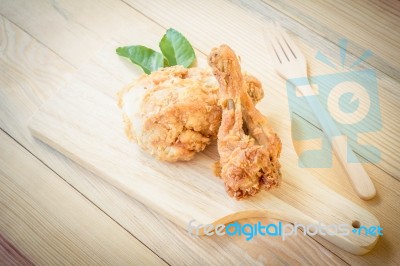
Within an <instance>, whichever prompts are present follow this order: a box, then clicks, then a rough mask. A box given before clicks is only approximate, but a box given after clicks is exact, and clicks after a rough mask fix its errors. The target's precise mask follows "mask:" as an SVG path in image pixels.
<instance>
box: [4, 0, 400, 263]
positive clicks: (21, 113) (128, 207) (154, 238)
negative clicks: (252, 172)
mask: <svg viewBox="0 0 400 266" xmlns="http://www.w3.org/2000/svg"><path fill="white" fill-rule="evenodd" d="M353 3H354V4H353ZM377 8H378V9H379V12H377V11H375V10H376V9H377ZM398 11H399V2H398V1H381V2H377V3H375V2H372V1H371V2H369V3H366V2H364V1H363V2H361V1H359V2H352V3H351V4H350V3H344V1H343V2H341V3H336V2H334V1H332V2H326V1H324V2H317V3H316V2H311V1H310V2H308V3H307V2H303V1H301V2H300V1H298V2H294V1H264V2H261V1H246V2H244V1H243V2H241V1H233V2H228V1H205V2H202V3H200V2H195V1H185V2H181V1H179V2H178V1H165V2H164V1H159V2H150V1H128V2H122V1H118V0H104V1H101V2H96V3H94V2H92V1H88V0H81V1H51V2H48V1H40V0H37V1H22V0H20V1H18V0H17V1H2V2H1V3H0V13H1V24H0V25H1V27H0V51H1V56H0V70H1V75H0V88H1V89H0V94H1V95H0V101H1V105H0V106H1V108H0V127H1V129H2V131H3V132H4V134H3V135H4V137H2V149H1V152H0V153H1V158H2V160H3V158H5V159H4V163H2V167H1V179H0V180H1V189H2V193H1V194H0V199H1V212H0V219H1V221H4V222H2V225H1V227H0V230H1V234H2V236H3V239H5V240H6V241H7V242H4V241H2V242H1V243H9V244H12V246H13V247H15V248H16V249H18V250H19V253H18V254H22V255H23V257H24V258H27V260H29V261H33V262H36V263H40V262H43V261H47V263H48V264H52V262H56V261H57V260H62V259H63V258H65V261H67V262H68V261H69V262H70V263H73V262H77V261H78V262H82V263H84V262H86V264H89V263H91V262H92V263H93V260H94V259H95V258H97V257H99V258H98V259H97V262H99V263H101V262H103V263H107V259H110V257H109V256H110V254H111V253H112V252H110V253H108V252H104V249H106V250H109V251H112V250H115V246H114V245H117V244H115V243H110V242H106V243H101V244H99V241H97V240H98V239H102V238H105V237H106V236H113V234H111V233H107V232H106V231H108V230H110V229H111V227H113V228H114V227H116V229H113V230H112V233H114V231H115V232H119V233H115V234H116V235H118V238H119V239H120V240H119V243H120V244H118V245H119V246H118V247H120V248H118V249H117V250H118V252H117V253H115V254H118V255H115V254H114V255H115V256H117V257H118V259H121V263H123V262H124V261H125V262H126V263H129V261H132V258H135V257H138V256H139V255H138V254H144V255H143V256H142V257H146V258H147V259H152V258H153V255H148V256H146V254H148V253H147V252H146V253H142V252H141V250H142V249H141V248H139V247H138V242H136V241H135V240H132V239H134V238H136V239H138V240H139V241H140V242H141V243H142V245H143V247H145V248H147V249H148V250H151V251H152V252H153V253H152V254H155V255H157V256H158V257H159V258H162V259H163V260H165V262H167V263H169V264H195V263H197V264H222V263H224V264H226V263H240V264H255V263H257V262H258V263H269V264H301V263H303V264H321V262H323V263H325V264H374V265H376V264H398V263H399V261H400V252H399V249H398V248H397V247H398V245H400V237H399V232H400V231H399V230H400V226H399V225H398V223H397V221H398V220H399V218H400V210H399V205H398V202H399V199H400V193H399V191H400V186H399V181H398V179H399V178H400V176H399V174H400V171H399V156H398V155H399V152H398V150H399V142H398V141H397V138H398V133H397V132H399V122H400V121H399V119H400V118H399V116H398V113H399V112H398V111H399V109H398V107H397V106H396V105H397V103H398V101H399V99H400V93H399V89H398V88H399V75H398V73H399V69H398V60H396V56H397V55H398V54H399V49H398V44H399V41H400V40H399V36H398V30H396V28H398V25H399V15H398ZM171 14H173V15H171ZM271 20H276V21H279V22H280V23H281V24H282V25H283V26H284V27H285V28H287V29H289V30H290V31H292V32H294V34H295V36H299V37H297V39H296V41H298V42H299V43H300V45H301V48H302V49H303V50H304V52H305V53H306V56H307V57H308V58H309V59H310V72H311V73H318V74H319V73H321V72H324V71H326V72H329V71H330V70H329V69H328V68H326V67H325V66H323V65H322V64H321V63H320V62H319V61H317V60H315V59H314V55H315V52H316V51H317V50H321V51H323V52H324V53H326V54H328V55H330V56H331V58H337V55H338V46H337V41H338V39H339V38H341V37H347V38H349V39H350V40H351V41H353V42H352V43H351V46H350V47H349V51H350V52H352V54H353V56H352V57H350V58H352V59H355V57H356V56H358V55H360V54H361V52H362V51H363V50H364V49H368V48H369V49H371V50H373V52H374V53H375V56H376V57H374V58H371V60H368V64H367V66H371V67H373V68H375V69H376V70H377V71H378V77H379V97H380V104H381V113H382V121H383V129H382V131H380V132H377V133H374V134H371V135H370V136H365V137H363V138H364V139H365V141H366V142H368V143H372V144H374V145H375V146H377V147H378V148H379V149H380V150H381V151H382V154H383V158H382V161H381V162H380V163H379V164H375V165H374V164H366V165H365V167H366V169H367V172H368V173H369V174H370V176H371V177H372V179H373V182H374V184H375V186H376V188H377V192H378V195H377V197H376V198H375V199H373V200H372V201H369V202H363V201H362V200H360V199H358V197H357V196H355V195H354V193H353V191H352V189H351V187H350V184H349V183H348V181H347V180H346V178H345V176H344V175H343V172H342V171H341V170H338V175H337V178H334V179H331V178H325V176H326V175H327V174H328V175H329V170H327V169H313V170H312V171H311V172H312V173H313V174H314V175H315V176H317V177H318V178H319V180H320V181H321V182H322V183H324V184H326V185H328V186H329V187H330V188H331V189H332V190H334V191H336V192H337V193H339V194H341V195H343V196H344V197H346V198H348V199H350V200H352V201H353V202H355V203H356V204H358V205H360V206H362V207H363V208H365V209H367V210H369V211H370V212H371V213H373V214H374V215H375V216H376V217H377V218H378V219H379V221H380V223H381V226H382V227H383V228H384V236H383V237H382V238H381V239H380V240H379V241H378V243H377V245H376V247H375V249H374V250H373V251H372V252H370V253H368V254H367V255H365V256H354V255H352V254H350V253H348V252H345V251H342V250H340V249H337V248H335V246H333V245H332V244H330V243H329V242H326V241H325V240H324V239H320V238H316V239H311V238H309V237H304V236H299V237H296V238H291V239H290V241H285V242H283V241H280V240H279V239H275V238H256V239H254V240H252V241H249V242H246V241H245V240H244V239H243V238H240V237H237V238H232V239H231V238H221V237H211V238H201V239H200V240H198V239H192V238H190V236H188V235H187V233H186V232H185V231H184V230H182V229H180V228H178V227H176V226H175V225H174V224H173V223H171V222H169V221H168V220H167V219H165V218H164V217H163V216H161V215H159V214H158V213H156V212H154V211H152V210H150V209H148V208H147V207H146V206H145V205H142V204H140V203H139V202H137V201H135V200H133V199H132V198H130V197H128V196H127V195H126V194H124V193H123V192H120V191H118V190H117V189H115V188H114V187H112V186H110V185H108V184H107V183H106V182H104V181H102V179H101V178H99V177H97V176H95V175H93V174H91V173H89V172H88V171H87V170H85V169H83V168H81V167H79V166H78V165H76V164H75V163H73V162H72V161H70V160H68V159H67V158H66V157H64V156H62V155H61V154H59V153H57V152H55V151H54V150H52V149H51V148H49V147H48V146H46V145H44V144H42V143H40V142H37V141H35V140H34V139H33V138H32V136H31V135H30V133H29V131H28V129H27V123H28V120H29V118H30V117H31V116H32V114H33V113H34V112H35V111H37V110H38V108H39V107H40V106H41V105H42V104H43V103H44V102H45V101H46V100H47V99H48V98H49V97H50V96H51V95H53V94H54V93H55V91H56V90H57V89H58V88H60V87H63V86H65V85H66V84H67V83H68V82H70V81H71V80H72V76H73V75H75V77H78V78H79V79H83V80H85V79H88V77H93V74H97V75H98V76H101V75H102V73H104V71H106V70H105V69H106V67H105V66H107V64H112V63H113V62H105V61H103V60H102V57H101V56H98V54H101V51H102V50H107V49H109V50H113V49H114V48H115V45H116V44H117V43H126V44H131V43H136V42H140V43H143V44H145V45H148V46H153V47H154V48H156V46H157V43H158V40H159V38H160V36H161V35H162V33H163V32H164V31H165V29H166V28H168V27H174V28H176V29H178V30H180V31H181V32H183V33H184V34H185V35H186V36H187V37H188V38H189V40H190V41H191V43H192V44H193V45H194V46H195V48H197V49H198V52H199V53H203V54H207V53H208V51H209V49H210V48H211V47H213V46H215V45H218V44H219V43H222V42H224V43H228V44H230V45H231V46H232V47H233V48H234V49H235V50H236V51H237V52H238V53H239V54H240V55H241V57H242V58H246V61H245V62H243V63H244V67H245V68H246V69H248V70H249V71H251V72H252V73H254V74H255V75H257V76H259V77H261V79H262V81H263V83H264V86H265V87H266V89H267V93H266V95H267V97H268V98H267V99H271V101H272V100H273V99H274V97H282V96H279V95H282V94H281V93H283V92H282V91H280V90H276V89H275V88H272V87H269V84H275V83H279V82H281V85H280V87H283V86H284V83H283V82H282V81H279V79H278V77H275V76H272V75H268V74H266V73H269V72H270V65H269V63H268V58H265V57H264V54H259V53H258V52H259V51H263V48H264V46H263V43H264V40H263V37H262V34H260V32H261V29H260V28H262V26H263V25H264V23H265V22H268V21H271ZM349 21H350V22H351V21H362V23H361V22H360V23H350V22H349ZM341 23H344V24H341ZM142 40H143V41H142ZM144 40H145V41H144ZM382 40H385V41H382ZM115 60H118V59H117V58H116V59H115ZM127 69H129V71H122V72H118V73H112V75H113V76H114V77H115V80H118V81H119V82H115V81H109V82H106V83H104V82H100V80H91V81H90V82H93V84H97V86H98V89H99V90H100V91H102V92H104V93H106V94H108V95H110V96H112V95H113V93H114V91H115V90H117V89H119V86H120V84H121V83H122V84H123V83H125V82H129V81H130V80H131V79H132V78H133V77H134V76H136V75H137V74H139V73H140V72H139V71H138V70H137V69H136V68H135V67H134V66H130V68H129V67H128V66H127ZM88 73H90V74H91V75H88ZM86 81H87V80H86ZM96 82H97V83H96ZM116 87H118V88H116ZM269 115H272V116H273V115H274V114H269ZM7 135H8V136H7ZM3 143H5V144H3ZM6 144H8V146H7V145H6ZM3 146H4V147H9V148H8V149H5V148H3ZM22 147H23V148H24V149H23V148H22ZM21 148H22V151H24V152H22V153H21V152H18V151H21ZM356 152H357V151H356ZM24 153H28V154H27V155H26V156H23V155H22V154H24ZM12 154H14V155H15V154H17V155H18V157H17V158H18V159H17V158H16V157H11V156H10V155H12ZM35 157H36V158H35ZM21 158H22V159H21ZM38 159H39V161H38ZM7 162H9V163H7ZM28 162H29V163H28ZM36 164H39V165H40V167H39V166H37V167H38V168H44V169H47V170H42V171H40V173H41V174H40V178H39V179H33V178H32V177H33V176H37V175H36V174H33V171H32V169H36V168H33V165H36ZM337 164H338V162H337V161H336V160H335V161H334V165H337ZM3 165H6V166H7V167H5V166H3ZM24 168H25V170H23V169H24ZM5 172H6V173H7V175H5V174H4V173H5ZM54 172H55V173H57V174H54ZM4 176H7V177H4ZM7 180H11V181H7ZM14 180H15V181H14ZM21 180H22V181H21ZM24 180H25V181H26V180H28V181H26V182H25V181H24ZM39 180H42V181H41V183H44V185H42V186H43V187H45V188H44V191H46V189H48V190H50V191H49V193H45V192H43V191H40V190H39V191H38V192H37V194H32V193H31V194H29V192H31V190H32V188H34V186H32V183H29V182H34V181H35V182H36V181H39ZM55 180H56V181H55ZM17 181H18V182H17ZM4 184H6V185H4ZM13 184H14V185H13ZM15 184H19V185H18V186H19V187H20V189H16V188H15V186H16V185H15ZM57 184H60V185H57ZM3 191H4V193H3ZM51 191H53V192H51ZM54 191H57V193H54ZM48 194H49V195H48ZM54 194H56V195H62V196H60V199H59V200H58V201H56V202H61V203H63V204H60V211H57V209H56V208H54V207H52V208H51V206H54V205H51V204H53V202H51V197H52V195H53V197H54ZM7 195H8V196H7ZM10 195H12V200H10ZM30 195H33V196H30ZM289 196H290V195H288V197H289ZM15 197H20V198H21V200H19V201H15V200H14V198H15ZM65 202H67V203H71V205H73V203H74V204H78V203H79V202H83V203H82V204H79V205H82V206H84V205H85V204H86V205H87V207H81V209H80V208H76V209H75V208H73V209H72V210H76V211H74V212H73V213H72V214H71V215H73V216H72V217H76V219H79V221H82V222H79V223H77V222H75V223H74V222H72V221H70V220H69V219H63V217H65V216H63V215H64V212H65V213H71V209H70V208H72V207H71V206H69V205H68V204H66V203H65ZM65 205H67V206H68V207H63V206H65ZM49 208H50V209H49ZM82 208H85V210H84V211H83V209H82ZM93 208H94V209H95V210H98V211H95V210H92V211H88V210H89V209H93ZM5 209H7V210H8V212H5V211H3V210H5ZM68 210H70V211H68ZM6 213H7V214H8V215H6ZM10 213H14V214H18V215H17V216H15V215H14V216H10ZM96 213H97V214H96ZM94 215H97V216H96V217H105V218H102V219H103V222H99V221H97V219H95V218H94ZM32 216H33V217H34V218H32ZM32 219H36V221H38V223H39V224H40V225H41V226H40V227H36V228H32V227H28V226H27V222H26V221H27V220H29V221H30V220H32ZM99 219H100V218H99ZM92 220H96V221H97V222H98V225H96V226H93V227H89V228H84V226H83V225H84V224H85V223H88V222H90V221H92ZM258 220H259V219H257V221H258ZM251 221H253V222H254V221H255V220H254V219H253V220H244V221H243V222H251ZM261 221H262V222H263V223H268V222H271V221H270V220H267V219H265V218H263V219H261ZM4 223H5V224H7V226H8V227H6V226H3V224H4ZM10 224H13V228H10ZM113 224H114V225H113ZM28 225H30V223H29V224H28ZM115 225H117V226H115ZM100 227H101V228H103V229H100ZM118 227H119V228H121V229H118ZM106 228H107V229H106ZM18 232H24V233H23V234H21V233H18ZM71 232H73V233H71ZM123 232H126V233H125V234H124V233H123ZM54 234H56V235H57V236H59V237H63V238H62V239H64V238H66V239H70V240H69V241H63V243H61V244H60V243H58V244H57V243H54V237H53V236H54ZM74 235H75V236H76V235H78V236H79V237H74ZM124 235H125V236H124ZM93 236H94V237H95V239H96V241H91V239H92V238H91V237H93ZM113 239H115V238H114V237H113ZM79 243H80V244H79ZM123 245H126V246H127V247H132V248H129V250H128V249H126V248H123ZM77 246H78V247H83V246H85V247H86V248H84V249H83V250H78V249H77V248H76V247H77ZM2 247H3V244H2ZM134 247H135V248H134ZM3 250H8V249H5V248H2V249H0V256H1V258H5V259H4V260H2V261H5V260H6V259H7V261H8V260H10V261H11V260H12V258H11V259H10V257H12V256H13V255H10V253H7V252H4V251H3ZM73 251H74V252H73ZM125 252H128V253H125ZM64 253H66V254H71V256H68V257H66V256H62V254H64ZM12 254H15V253H12ZM60 254H61V255H60ZM82 254H83V255H82ZM14 257H15V256H14ZM100 258H102V259H104V261H100ZM153 259H154V258H153ZM155 259H156V258H155ZM138 262H139V261H138Z"/></svg>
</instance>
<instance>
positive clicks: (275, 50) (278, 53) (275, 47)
mask: <svg viewBox="0 0 400 266" xmlns="http://www.w3.org/2000/svg"><path fill="white" fill-rule="evenodd" d="M270 33H272V34H271V36H269V38H268V39H269V43H270V46H271V53H272V55H273V57H275V59H278V60H276V61H277V62H275V63H280V64H282V63H284V62H287V61H288V59H287V56H286V55H285V53H284V51H283V50H282V47H281V45H280V44H279V41H278V38H277V32H276V29H275V27H274V26H273V27H272V28H271V30H270Z"/></svg>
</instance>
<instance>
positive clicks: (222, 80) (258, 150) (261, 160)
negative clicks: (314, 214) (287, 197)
mask: <svg viewBox="0 0 400 266" xmlns="http://www.w3.org/2000/svg"><path fill="white" fill-rule="evenodd" d="M208 63H209V65H210V66H211V67H212V69H213V73H214V75H215V77H216V78H217V80H218V82H219V85H220V90H219V105H220V106H221V108H222V121H221V126H220V128H219V131H218V153H219V155H220V161H219V162H218V163H217V168H218V169H219V171H220V173H219V175H220V177H221V178H222V179H223V181H224V183H225V189H226V191H227V193H228V194H229V195H230V196H231V197H234V198H236V199H244V198H247V197H249V196H253V195H255V194H256V193H258V192H259V191H260V190H269V189H271V188H274V187H277V186H278V185H279V183H280V180H281V173H280V163H279V161H278V158H279V155H280V152H281V146H282V144H281V141H280V139H279V137H278V136H277V134H276V133H275V132H273V131H272V129H271V128H270V127H269V126H268V123H267V119H266V117H265V116H263V115H262V114H261V113H260V112H259V111H258V110H257V109H256V108H255V107H254V104H253V102H252V101H251V99H250V96H249V94H248V90H247V88H246V85H245V80H246V78H244V77H243V75H242V73H241V70H240V64H239V61H238V59H237V58H236V55H235V53H234V52H233V51H232V49H231V48H230V47H229V46H227V45H221V46H220V47H219V48H214V49H213V50H212V51H211V53H210V55H209V57H208Z"/></svg>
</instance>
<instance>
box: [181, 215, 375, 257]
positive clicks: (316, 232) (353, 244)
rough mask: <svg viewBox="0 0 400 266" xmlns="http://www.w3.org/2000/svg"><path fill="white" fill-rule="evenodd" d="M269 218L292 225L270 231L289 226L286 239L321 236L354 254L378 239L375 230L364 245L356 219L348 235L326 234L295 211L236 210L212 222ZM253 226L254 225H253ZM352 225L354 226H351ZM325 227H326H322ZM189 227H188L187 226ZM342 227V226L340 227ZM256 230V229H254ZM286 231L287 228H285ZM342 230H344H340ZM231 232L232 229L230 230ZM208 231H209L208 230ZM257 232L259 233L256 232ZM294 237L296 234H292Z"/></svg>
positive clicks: (313, 222)
mask: <svg viewBox="0 0 400 266" xmlns="http://www.w3.org/2000/svg"><path fill="white" fill-rule="evenodd" d="M262 217H265V218H269V219H275V220H280V221H284V222H288V223H289V224H291V225H292V226H286V225H284V226H281V227H278V225H279V224H278V225H276V224H275V225H276V226H275V227H273V228H272V229H273V230H272V231H270V232H271V233H272V234H274V233H276V232H275V230H276V228H280V229H283V231H284V230H285V229H288V228H291V229H292V232H293V233H290V232H286V233H287V234H286V235H285V236H286V239H287V238H288V237H293V236H291V235H289V234H301V233H302V234H307V235H309V236H311V237H313V238H314V237H315V236H318V237H321V238H323V239H325V240H327V241H329V242H331V243H332V244H334V245H336V246H338V247H340V248H342V249H343V250H346V251H347V252H350V253H352V254H355V255H364V254H366V253H368V252H369V251H371V250H372V248H373V247H374V246H375V244H376V242H377V241H378V238H379V234H378V232H375V233H376V235H368V236H367V238H368V241H365V243H364V244H365V245H364V244H361V243H360V241H359V239H358V238H357V233H354V232H352V230H353V229H356V230H357V232H358V230H360V229H358V228H357V227H360V226H361V225H362V224H363V223H362V222H361V221H358V220H354V221H352V226H347V227H346V228H347V229H348V235H344V232H342V234H343V235H339V234H331V235H329V234H327V233H326V229H322V230H321V228H322V226H323V225H321V224H320V223H318V221H316V220H314V219H312V218H311V217H309V216H307V215H304V214H302V213H297V214H293V213H287V212H283V211H280V210H245V211H240V212H236V213H232V214H230V215H227V216H225V217H222V218H220V219H218V220H217V221H215V222H213V223H212V225H213V228H215V227H216V226H217V225H220V224H224V225H227V224H230V223H232V222H235V221H238V220H241V219H246V218H262ZM263 225H264V226H267V225H265V224H263ZM295 225H297V226H298V227H297V228H302V229H303V230H302V232H299V231H298V230H297V229H296V228H295ZM300 225H305V226H307V225H313V226H312V227H313V228H311V227H310V228H308V229H307V231H306V232H305V231H304V228H303V227H302V226H300ZM314 225H320V226H321V227H320V228H319V229H318V228H317V227H316V226H314ZM253 226H254V225H253ZM353 227H354V228H353ZM377 227H378V226H377ZM204 228H205V227H204V226H202V227H200V228H199V230H198V231H197V232H195V231H194V229H193V228H192V229H193V230H192V234H198V235H202V236H204V235H205V230H204ZM324 228H327V227H324ZM188 229H189V228H188ZM342 229H344V228H342ZM253 230H255V229H254V228H253ZM256 230H258V229H256ZM293 230H294V231H293ZM286 231H287V230H286ZM295 231H296V233H295ZM341 231H344V230H341ZM232 232H233V231H232ZM208 233H209V231H208ZM283 233H284V232H282V231H280V235H278V236H280V237H283V239H284V237H285V236H282V234H283ZM258 234H259V233H258ZM258 234H257V235H258ZM360 234H361V236H364V237H365V234H366V231H365V230H361V232H360ZM294 237H296V236H294Z"/></svg>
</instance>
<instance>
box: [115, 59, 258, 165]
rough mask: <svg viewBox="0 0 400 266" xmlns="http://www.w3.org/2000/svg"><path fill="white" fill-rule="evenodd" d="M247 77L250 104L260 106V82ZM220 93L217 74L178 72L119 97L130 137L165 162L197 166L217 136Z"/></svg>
mask: <svg viewBox="0 0 400 266" xmlns="http://www.w3.org/2000/svg"><path fill="white" fill-rule="evenodd" d="M245 77H246V78H247V83H246V86H247V88H248V89H249V91H250V93H251V95H252V97H253V98H252V99H251V100H250V101H254V102H258V101H259V100H261V99H262V97H263V90H262V88H261V84H260V82H259V81H258V80H257V79H256V78H254V77H252V76H250V75H248V74H245ZM218 91H219V85H218V82H217V81H216V79H215V78H214V76H213V74H212V72H211V69H201V68H189V69H186V68H184V67H182V66H173V67H168V68H164V69H161V70H158V71H155V72H153V73H151V74H150V75H143V76H141V77H140V78H139V79H138V80H136V81H134V82H133V83H131V84H129V85H128V86H126V87H125V88H124V89H122V91H121V92H119V94H118V97H119V106H120V107H121V108H122V110H123V117H124V122H125V133H126V135H127V136H128V137H129V138H130V139H131V140H134V141H136V142H137V143H138V144H139V146H140V147H141V148H142V149H143V150H145V151H146V152H148V153H150V154H151V155H152V156H154V157H156V158H157V159H159V160H163V161H169V162H175V161H188V160H191V159H192V158H193V156H194V155H195V153H197V152H200V151H202V150H204V148H205V147H206V146H207V145H208V144H209V143H210V141H211V139H212V138H215V137H216V135H217V132H218V128H219V125H220V123H221V108H220V107H219V106H218Z"/></svg>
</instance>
